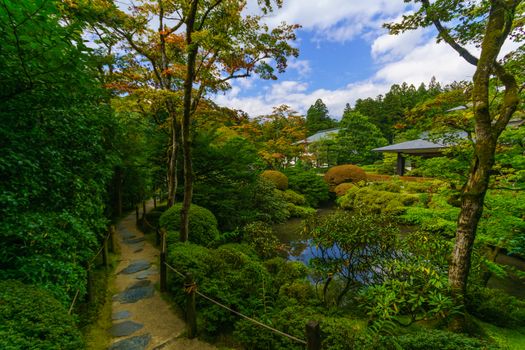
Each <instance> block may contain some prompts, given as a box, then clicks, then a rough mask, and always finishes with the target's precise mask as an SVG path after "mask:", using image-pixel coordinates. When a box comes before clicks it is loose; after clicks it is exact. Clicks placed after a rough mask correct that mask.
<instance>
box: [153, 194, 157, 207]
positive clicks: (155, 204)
mask: <svg viewBox="0 0 525 350" xmlns="http://www.w3.org/2000/svg"><path fill="white" fill-rule="evenodd" d="M153 208H155V209H157V194H156V193H155V194H154V195H153Z"/></svg>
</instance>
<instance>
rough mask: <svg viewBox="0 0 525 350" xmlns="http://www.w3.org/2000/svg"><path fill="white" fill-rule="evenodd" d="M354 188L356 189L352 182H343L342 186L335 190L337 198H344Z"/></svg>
mask: <svg viewBox="0 0 525 350" xmlns="http://www.w3.org/2000/svg"><path fill="white" fill-rule="evenodd" d="M352 187H354V184H352V183H350V182H343V183H342V184H339V185H337V186H335V188H334V192H335V195H336V196H337V197H341V196H344V195H345V194H346V192H348V190H349V189H350V188H352Z"/></svg>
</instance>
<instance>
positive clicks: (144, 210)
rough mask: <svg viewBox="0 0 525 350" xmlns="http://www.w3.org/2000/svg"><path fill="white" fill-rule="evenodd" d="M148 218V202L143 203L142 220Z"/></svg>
mask: <svg viewBox="0 0 525 350" xmlns="http://www.w3.org/2000/svg"><path fill="white" fill-rule="evenodd" d="M145 217H146V201H142V220H144V218H145Z"/></svg>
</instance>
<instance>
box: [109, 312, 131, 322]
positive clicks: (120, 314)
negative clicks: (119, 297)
mask: <svg viewBox="0 0 525 350" xmlns="http://www.w3.org/2000/svg"><path fill="white" fill-rule="evenodd" d="M129 317H131V312H129V311H126V310H124V311H119V312H115V313H113V315H111V319H112V320H115V321H117V320H123V319H125V318H129Z"/></svg>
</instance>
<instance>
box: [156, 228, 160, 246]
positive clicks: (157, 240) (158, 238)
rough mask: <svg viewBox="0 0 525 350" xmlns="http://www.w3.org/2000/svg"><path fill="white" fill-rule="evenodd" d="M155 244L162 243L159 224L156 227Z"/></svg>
mask: <svg viewBox="0 0 525 350" xmlns="http://www.w3.org/2000/svg"><path fill="white" fill-rule="evenodd" d="M155 245H156V246H159V245H160V228H159V227H158V226H157V227H156V228H155Z"/></svg>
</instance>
